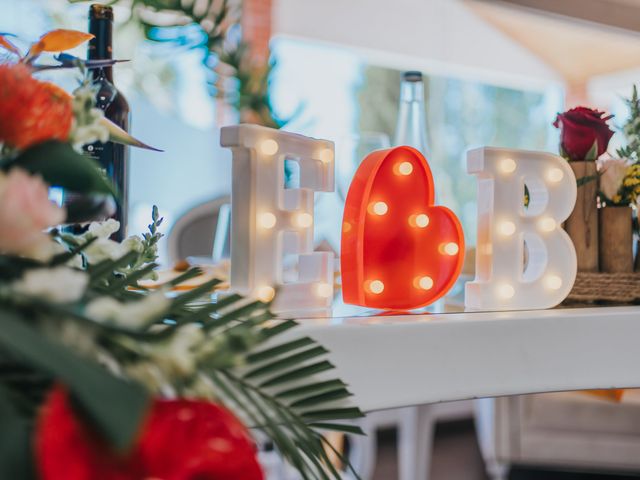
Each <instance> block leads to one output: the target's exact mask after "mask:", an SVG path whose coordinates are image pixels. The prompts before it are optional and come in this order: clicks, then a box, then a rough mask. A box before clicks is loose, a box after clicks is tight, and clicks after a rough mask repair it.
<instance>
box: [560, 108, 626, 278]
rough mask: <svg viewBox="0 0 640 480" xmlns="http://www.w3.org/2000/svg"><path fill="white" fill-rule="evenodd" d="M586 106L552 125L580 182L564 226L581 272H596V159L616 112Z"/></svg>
mask: <svg viewBox="0 0 640 480" xmlns="http://www.w3.org/2000/svg"><path fill="white" fill-rule="evenodd" d="M604 115H605V114H604V112H600V111H598V110H594V109H591V108H586V107H577V108H572V109H571V110H567V111H566V112H564V113H559V114H558V116H557V117H556V120H555V122H554V123H553V125H554V126H555V127H556V128H559V129H560V130H561V132H560V155H562V157H564V158H565V159H566V160H567V161H568V162H569V165H570V166H571V169H572V170H573V172H574V173H575V175H576V178H577V181H578V187H579V188H578V198H577V199H576V206H575V208H574V210H573V213H572V214H571V216H570V217H569V218H568V219H567V221H566V223H565V229H566V230H567V233H568V234H569V236H570V237H571V240H572V241H573V244H574V245H575V248H576V253H577V256H578V271H580V272H597V271H599V262H598V203H597V194H598V173H597V166H596V160H597V159H598V158H599V157H600V156H601V155H602V154H603V153H605V152H606V151H607V147H608V146H609V140H610V139H611V137H612V136H613V131H612V130H611V129H610V128H609V125H608V123H607V122H608V120H610V119H611V118H612V117H613V115H608V116H604Z"/></svg>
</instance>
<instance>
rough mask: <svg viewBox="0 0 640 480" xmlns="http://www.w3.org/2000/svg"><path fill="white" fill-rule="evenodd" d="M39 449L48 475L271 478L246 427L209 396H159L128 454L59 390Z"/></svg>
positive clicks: (39, 431) (59, 479) (127, 479)
mask: <svg viewBox="0 0 640 480" xmlns="http://www.w3.org/2000/svg"><path fill="white" fill-rule="evenodd" d="M35 451H36V457H37V464H38V469H39V472H40V476H41V478H42V479H43V480H63V479H64V480H89V479H91V480H140V479H144V478H154V479H158V480H159V479H162V480H232V479H233V480H262V479H263V474H262V471H261V469H260V466H259V465H258V462H257V460H256V452H255V448H254V445H253V442H252V441H251V437H250V436H249V433H248V431H247V429H246V428H245V427H244V425H242V424H241V423H240V422H239V421H238V419H236V418H235V417H234V416H233V414H231V413H230V412H229V411H228V410H226V409H224V408H223V407H221V406H218V405H215V404H212V403H208V402H204V401H195V400H156V401H155V402H154V405H153V407H152V411H151V412H150V415H149V418H148V419H147V421H146V423H145V426H144V428H143V431H142V434H141V436H140V439H139V441H138V442H137V444H136V445H135V447H134V449H133V451H132V452H131V453H130V454H129V455H128V456H127V457H126V458H120V457H118V456H117V455H115V454H114V453H113V452H112V451H111V450H109V448H108V447H107V445H106V444H105V443H104V442H103V441H102V440H101V439H100V438H99V437H98V436H97V435H96V434H95V433H94V432H92V431H91V430H90V428H88V426H87V425H85V424H83V423H82V422H81V421H80V420H79V419H78V417H77V416H76V414H75V412H74V411H73V409H72V407H71V404H70V402H69V398H68V395H67V393H66V391H65V390H64V389H62V388H56V389H54V391H53V392H52V393H51V395H50V396H49V398H48V400H47V403H46V405H45V407H44V408H43V410H42V412H41V416H40V419H39V421H38V424H37V427H36V448H35Z"/></svg>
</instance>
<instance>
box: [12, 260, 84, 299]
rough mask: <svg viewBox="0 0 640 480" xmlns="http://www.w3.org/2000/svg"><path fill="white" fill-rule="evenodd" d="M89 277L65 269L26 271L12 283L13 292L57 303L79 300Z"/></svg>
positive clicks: (82, 273)
mask: <svg viewBox="0 0 640 480" xmlns="http://www.w3.org/2000/svg"><path fill="white" fill-rule="evenodd" d="M88 283H89V277H88V276H87V274H86V273H84V272H80V271H78V270H74V269H72V268H67V267H55V268H39V269H33V270H28V271H27V272H26V273H25V274H24V275H23V277H22V278H21V279H20V280H18V281H16V282H14V283H13V285H12V288H13V290H14V291H15V292H17V293H21V294H23V295H29V296H33V297H40V298H43V299H45V300H49V301H52V302H57V303H70V302H75V301H77V300H79V299H80V298H81V297H82V295H83V294H84V292H85V290H86V288H87V284H88Z"/></svg>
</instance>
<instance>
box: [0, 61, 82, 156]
mask: <svg viewBox="0 0 640 480" xmlns="http://www.w3.org/2000/svg"><path fill="white" fill-rule="evenodd" d="M71 100H72V97H71V95H69V94H68V93H67V92H65V91H64V90H62V89H61V88H60V87H57V86H56V85H54V84H52V83H48V82H41V81H39V80H36V79H35V78H33V77H32V76H31V70H30V68H29V67H28V66H26V65H23V64H5V65H0V142H4V143H6V144H7V145H10V146H12V147H16V148H20V149H24V148H27V147H29V146H31V145H34V144H36V143H40V142H43V141H45V140H61V141H66V140H67V139H68V138H69V132H70V131H71V122H72V117H73V112H72V107H71Z"/></svg>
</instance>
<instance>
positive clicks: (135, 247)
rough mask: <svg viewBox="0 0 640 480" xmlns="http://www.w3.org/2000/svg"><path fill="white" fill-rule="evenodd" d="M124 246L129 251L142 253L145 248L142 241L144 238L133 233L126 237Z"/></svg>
mask: <svg viewBox="0 0 640 480" xmlns="http://www.w3.org/2000/svg"><path fill="white" fill-rule="evenodd" d="M122 246H123V247H124V248H126V249H127V251H134V252H138V253H142V250H144V244H143V243H142V239H141V238H140V237H139V236H137V235H132V236H131V237H129V238H126V239H125V240H124V241H123V242H122Z"/></svg>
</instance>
